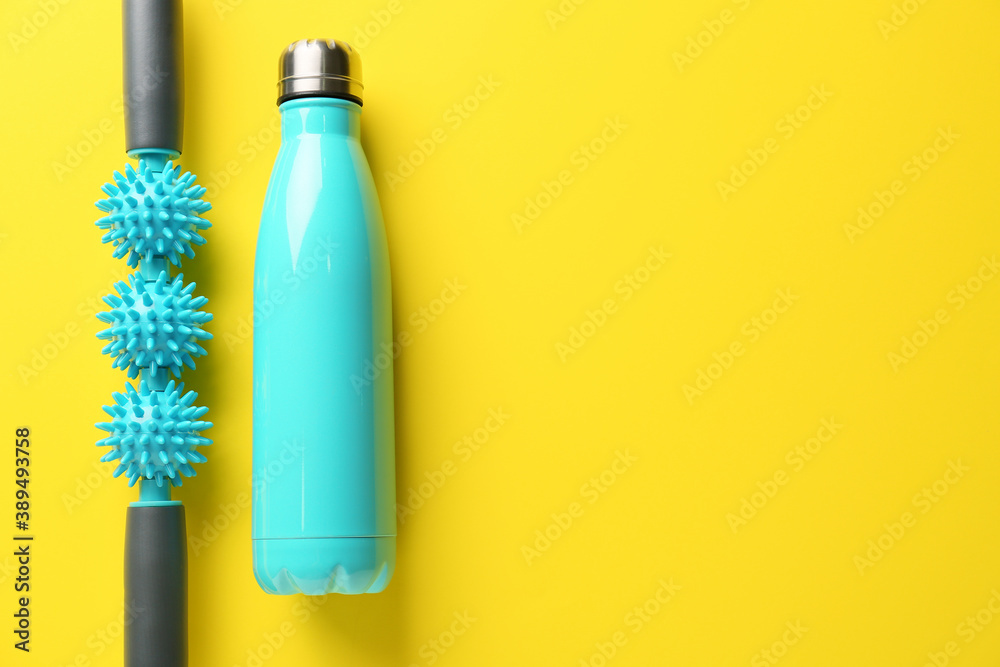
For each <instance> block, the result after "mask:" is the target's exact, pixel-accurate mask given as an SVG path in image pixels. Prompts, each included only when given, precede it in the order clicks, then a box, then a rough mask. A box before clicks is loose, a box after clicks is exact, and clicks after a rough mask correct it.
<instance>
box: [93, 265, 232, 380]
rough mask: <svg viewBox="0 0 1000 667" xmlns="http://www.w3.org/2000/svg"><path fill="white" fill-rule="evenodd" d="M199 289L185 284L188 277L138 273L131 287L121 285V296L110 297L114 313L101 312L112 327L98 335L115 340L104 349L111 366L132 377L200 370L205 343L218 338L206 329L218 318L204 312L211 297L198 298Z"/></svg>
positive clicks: (130, 280) (118, 288) (107, 300)
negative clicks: (145, 372)
mask: <svg viewBox="0 0 1000 667" xmlns="http://www.w3.org/2000/svg"><path fill="white" fill-rule="evenodd" d="M194 288H195V283H189V284H188V285H185V284H184V276H183V275H178V276H176V277H175V278H172V279H171V278H170V277H169V276H168V275H167V272H166V271H161V272H160V274H159V276H158V277H157V278H156V280H151V281H146V280H143V278H142V276H141V275H140V274H138V273H133V274H132V275H130V276H129V277H128V283H125V282H124V281H119V282H117V283H115V290H116V291H117V292H118V294H117V295H115V294H109V295H108V296H106V297H104V302H105V303H106V304H108V305H109V306H110V307H111V310H110V311H106V312H101V313H98V314H97V318H98V319H100V320H101V321H103V322H106V323H108V324H109V325H110V326H109V327H108V328H107V329H105V330H104V331H101V332H99V333H98V334H97V337H98V338H100V339H102V340H107V341H109V342H108V344H107V345H105V346H104V349H103V350H102V351H103V352H104V354H107V355H110V356H111V358H112V360H111V365H112V366H114V367H115V368H120V369H122V370H124V371H126V372H127V373H128V376H129V377H130V378H136V377H138V376H139V371H140V369H143V368H148V369H149V372H150V374H151V375H152V376H153V377H156V376H157V375H158V374H161V373H163V372H164V369H169V370H170V371H171V372H172V373H173V374H174V377H179V376H180V374H181V368H182V366H187V367H189V368H194V366H195V364H194V359H195V357H200V356H202V355H203V354H205V348H203V347H202V346H201V345H199V341H203V340H208V339H210V338H212V334H210V333H208V332H207V331H205V330H203V329H202V328H201V325H203V324H204V323H206V322H208V321H210V320H211V319H212V314H211V313H206V312H204V311H201V310H198V309H199V308H200V307H201V306H203V305H205V304H206V303H208V299H206V298H205V297H203V296H197V297H196V296H194V295H193V292H194Z"/></svg>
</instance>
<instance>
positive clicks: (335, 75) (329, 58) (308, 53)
mask: <svg viewBox="0 0 1000 667" xmlns="http://www.w3.org/2000/svg"><path fill="white" fill-rule="evenodd" d="M363 88H364V86H362V85H361V56H360V55H358V52H357V51H355V50H354V48H352V47H351V45H350V44H348V43H347V42H341V41H339V40H336V39H300V40H299V41H297V42H292V43H291V44H289V45H288V48H286V49H285V50H284V51H282V53H281V58H280V59H279V60H278V104H281V103H282V102H285V101H287V100H293V99H295V98H297V97H339V98H341V99H345V100H350V101H352V102H356V103H357V104H361V103H362V102H361V91H362V89H363Z"/></svg>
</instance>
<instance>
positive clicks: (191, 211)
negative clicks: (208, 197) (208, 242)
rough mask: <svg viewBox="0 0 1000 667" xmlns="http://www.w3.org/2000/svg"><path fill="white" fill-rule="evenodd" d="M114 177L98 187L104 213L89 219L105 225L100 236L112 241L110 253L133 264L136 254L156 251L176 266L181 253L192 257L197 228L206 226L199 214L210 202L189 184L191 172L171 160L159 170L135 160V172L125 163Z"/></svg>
mask: <svg viewBox="0 0 1000 667" xmlns="http://www.w3.org/2000/svg"><path fill="white" fill-rule="evenodd" d="M114 181H115V182H114V184H111V183H105V184H104V186H103V187H102V188H101V189H102V190H104V192H105V194H107V195H108V198H107V199H101V200H98V202H97V208H99V209H101V210H102V211H105V212H106V213H108V215H106V216H104V217H103V218H101V219H100V220H98V221H97V222H96V223H94V224H96V225H97V226H98V227H100V228H101V229H106V230H108V231H107V233H106V234H104V236H103V237H101V241H103V242H104V243H110V244H111V245H112V246H114V248H115V250H114V252H113V253H112V254H113V255H114V256H115V257H116V258H119V259H121V258H122V257H126V255H127V259H126V260H125V261H126V263H127V264H128V265H129V266H131V267H132V268H135V267H137V266H138V265H139V260H140V259H145V260H146V261H151V260H152V259H153V257H156V256H164V257H166V258H167V259H169V260H170V261H171V262H172V263H173V264H174V266H180V265H181V256H182V255H183V256H185V257H194V246H196V245H201V244H203V243H204V242H205V239H204V237H202V236H201V234H199V233H198V232H199V231H201V230H204V229H208V228H209V227H211V226H212V223H210V222H209V221H207V220H204V219H203V218H201V217H200V214H201V213H204V212H205V211H208V210H209V209H210V208H212V205H211V204H209V203H208V202H206V201H202V200H201V199H200V197H201V196H202V195H204V194H205V188H204V187H202V186H200V185H195V184H194V181H195V176H194V174H192V173H191V172H189V171H186V172H184V173H183V174H181V168H180V165H175V164H174V163H173V161H172V160H171V161H168V162H167V164H166V166H165V167H164V168H163V171H162V172H156V171H153V170H152V169H151V168H150V167H149V166H148V165H147V164H146V162H145V160H139V170H138V171H136V170H135V169H133V168H132V165H130V164H129V165H126V166H125V173H124V174H122V173H121V172H118V171H116V172H115V175H114Z"/></svg>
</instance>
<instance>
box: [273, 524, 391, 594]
mask: <svg viewBox="0 0 1000 667" xmlns="http://www.w3.org/2000/svg"><path fill="white" fill-rule="evenodd" d="M395 567H396V537H395V536H394V535H392V536H386V537H316V538H288V539H255V540H253V572H254V577H256V579H257V583H258V584H259V585H260V587H261V588H262V589H263V590H264V592H265V593H270V594H272V595H294V594H296V593H302V594H304V595H326V594H328V593H340V594H343V595H359V594H361V593H379V592H381V591H382V590H383V589H385V587H386V586H387V585H388V584H389V580H390V579H392V573H393V570H395Z"/></svg>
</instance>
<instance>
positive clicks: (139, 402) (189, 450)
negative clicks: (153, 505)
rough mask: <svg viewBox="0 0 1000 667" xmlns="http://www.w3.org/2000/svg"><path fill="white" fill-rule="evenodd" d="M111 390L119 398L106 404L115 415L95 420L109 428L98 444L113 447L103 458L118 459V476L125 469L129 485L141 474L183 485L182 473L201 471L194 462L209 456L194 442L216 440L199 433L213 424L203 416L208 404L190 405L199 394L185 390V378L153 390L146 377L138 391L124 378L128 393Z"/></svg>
mask: <svg viewBox="0 0 1000 667" xmlns="http://www.w3.org/2000/svg"><path fill="white" fill-rule="evenodd" d="M112 396H113V397H114V399H115V404H114V405H105V406H104V411H105V412H107V413H108V414H109V415H110V416H111V419H112V421H110V422H99V423H97V424H95V426H97V428H99V429H102V430H104V431H107V432H108V433H110V435H109V436H108V437H106V438H104V439H102V440H98V441H97V446H98V447H111V451H109V452H108V453H107V454H105V455H104V456H102V457H101V461H114V460H118V467H117V468H116V469H115V471H114V473H112V474H113V475H114V476H115V477H118V476H120V475H122V474H124V475H125V476H126V477H128V480H129V486H132V485H134V484H135V483H136V481H137V480H138V479H140V478H145V479H152V480H156V484H157V486H163V482H164V481H169V482H170V483H171V484H172V485H173V486H181V483H182V482H181V478H182V477H194V476H195V475H196V474H197V473H196V472H195V470H194V468H192V467H191V464H192V463H204V462H205V461H207V459H206V458H205V456H204V455H203V454H201V453H200V452H199V451H197V450H196V449H195V448H196V447H200V446H205V445H210V444H212V441H211V440H209V439H208V438H205V437H203V436H202V435H201V431H204V430H206V429H209V428H211V427H212V422H207V421H201V420H200V418H201V417H202V416H204V414H205V413H206V412H208V408H206V407H197V406H194V405H192V404H193V403H194V400H195V399H196V398H197V397H198V394H196V393H195V392H193V391H189V392H187V393H186V394H185V393H184V384H183V383H181V384H176V383H175V382H174V381H173V380H171V381H170V382H168V383H167V386H166V388H164V390H163V391H152V390H150V388H149V386H148V385H147V384H146V382H145V381H142V382H140V383H139V390H138V391H136V389H135V387H133V386H132V385H131V384H130V383H125V393H124V394H122V393H120V392H115V393H114V394H112Z"/></svg>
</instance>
